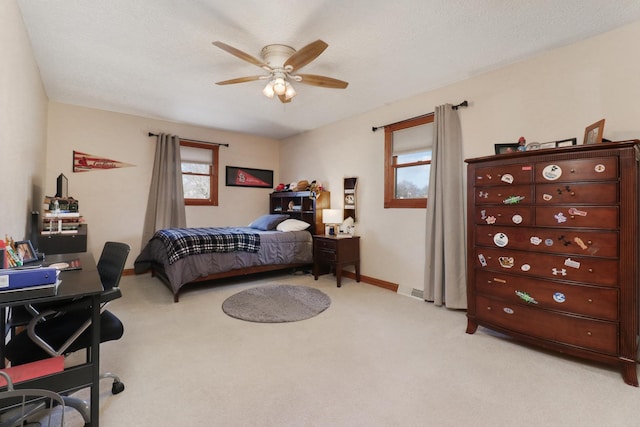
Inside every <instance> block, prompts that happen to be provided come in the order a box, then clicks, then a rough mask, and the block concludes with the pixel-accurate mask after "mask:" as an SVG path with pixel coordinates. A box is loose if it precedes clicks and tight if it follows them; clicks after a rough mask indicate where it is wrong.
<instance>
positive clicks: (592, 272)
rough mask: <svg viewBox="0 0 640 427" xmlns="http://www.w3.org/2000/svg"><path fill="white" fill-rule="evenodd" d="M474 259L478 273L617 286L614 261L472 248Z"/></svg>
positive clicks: (616, 267) (616, 270)
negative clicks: (495, 273) (483, 270)
mask: <svg viewBox="0 0 640 427" xmlns="http://www.w3.org/2000/svg"><path fill="white" fill-rule="evenodd" d="M475 255H476V257H475V263H476V267H478V268H479V269H486V270H493V271H501V272H505V273H511V274H518V275H523V276H526V277H539V278H547V279H552V280H572V281H575V282H582V283H590V284H594V285H603V286H618V261H617V260H611V259H603V258H589V257H579V256H574V255H571V256H570V257H569V256H563V255H551V254H542V253H530V252H522V251H514V250H506V249H493V248H482V247H478V248H475Z"/></svg>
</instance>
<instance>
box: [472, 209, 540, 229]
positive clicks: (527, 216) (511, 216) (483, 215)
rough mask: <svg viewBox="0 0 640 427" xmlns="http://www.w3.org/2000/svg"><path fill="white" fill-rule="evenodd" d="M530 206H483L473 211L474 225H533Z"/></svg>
mask: <svg viewBox="0 0 640 427" xmlns="http://www.w3.org/2000/svg"><path fill="white" fill-rule="evenodd" d="M533 212H534V210H533V208H532V207H530V206H518V205H516V206H504V205H496V206H483V207H482V208H481V209H476V211H475V223H476V224H495V225H534V221H533Z"/></svg>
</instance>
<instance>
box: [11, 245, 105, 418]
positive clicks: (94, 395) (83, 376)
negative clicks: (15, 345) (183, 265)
mask: <svg viewBox="0 0 640 427" xmlns="http://www.w3.org/2000/svg"><path fill="white" fill-rule="evenodd" d="M76 258H78V259H80V263H81V265H82V269H81V270H73V271H61V272H60V276H59V277H60V279H62V282H61V283H60V285H58V291H57V294H56V295H55V296H50V297H42V298H36V299H24V300H20V301H12V302H7V303H1V304H0V316H1V317H2V319H1V320H0V324H1V326H2V330H3V331H5V330H6V328H5V324H4V323H5V318H6V317H5V316H6V311H7V310H6V309H7V308H9V307H14V306H20V305H26V304H37V303H42V302H48V301H65V300H72V299H78V298H90V299H91V306H92V317H91V319H92V326H91V341H92V345H91V349H90V353H89V362H88V363H84V364H81V365H78V366H73V367H71V368H67V369H65V370H64V371H62V372H59V373H55V374H52V375H47V376H44V377H39V378H36V379H33V380H29V381H25V382H21V383H19V384H16V385H15V388H16V389H20V388H41V389H46V390H52V391H55V392H56V393H61V394H69V393H72V392H74V391H77V390H80V389H82V388H85V387H91V400H90V409H91V426H92V427H98V426H99V409H100V404H99V394H100V390H99V388H100V387H99V384H98V382H99V380H100V294H101V293H102V290H103V289H102V282H101V281H100V275H99V274H98V269H97V267H96V262H95V260H94V259H93V256H92V255H91V254H89V253H76V254H61V255H47V256H46V258H45V263H44V264H45V265H49V264H53V263H56V262H65V261H69V260H72V259H76ZM3 342H4V340H3ZM1 356H2V357H1V358H0V360H2V363H4V355H3V354H1Z"/></svg>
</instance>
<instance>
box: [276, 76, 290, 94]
mask: <svg viewBox="0 0 640 427" xmlns="http://www.w3.org/2000/svg"><path fill="white" fill-rule="evenodd" d="M273 91H274V92H275V93H276V95H284V93H285V92H286V91H287V85H286V82H285V80H284V79H283V78H282V77H276V78H275V79H274V80H273Z"/></svg>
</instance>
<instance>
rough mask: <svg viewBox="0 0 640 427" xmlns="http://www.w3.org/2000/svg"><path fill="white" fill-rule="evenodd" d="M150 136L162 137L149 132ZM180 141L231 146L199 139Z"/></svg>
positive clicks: (182, 139) (183, 139)
mask: <svg viewBox="0 0 640 427" xmlns="http://www.w3.org/2000/svg"><path fill="white" fill-rule="evenodd" d="M149 136H160V135H158V134H157V133H152V132H149ZM180 140H181V141H187V142H200V143H202V144H211V145H223V146H225V147H228V146H229V144H223V143H222V142H209V141H198V140H197V139H186V138H180Z"/></svg>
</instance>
